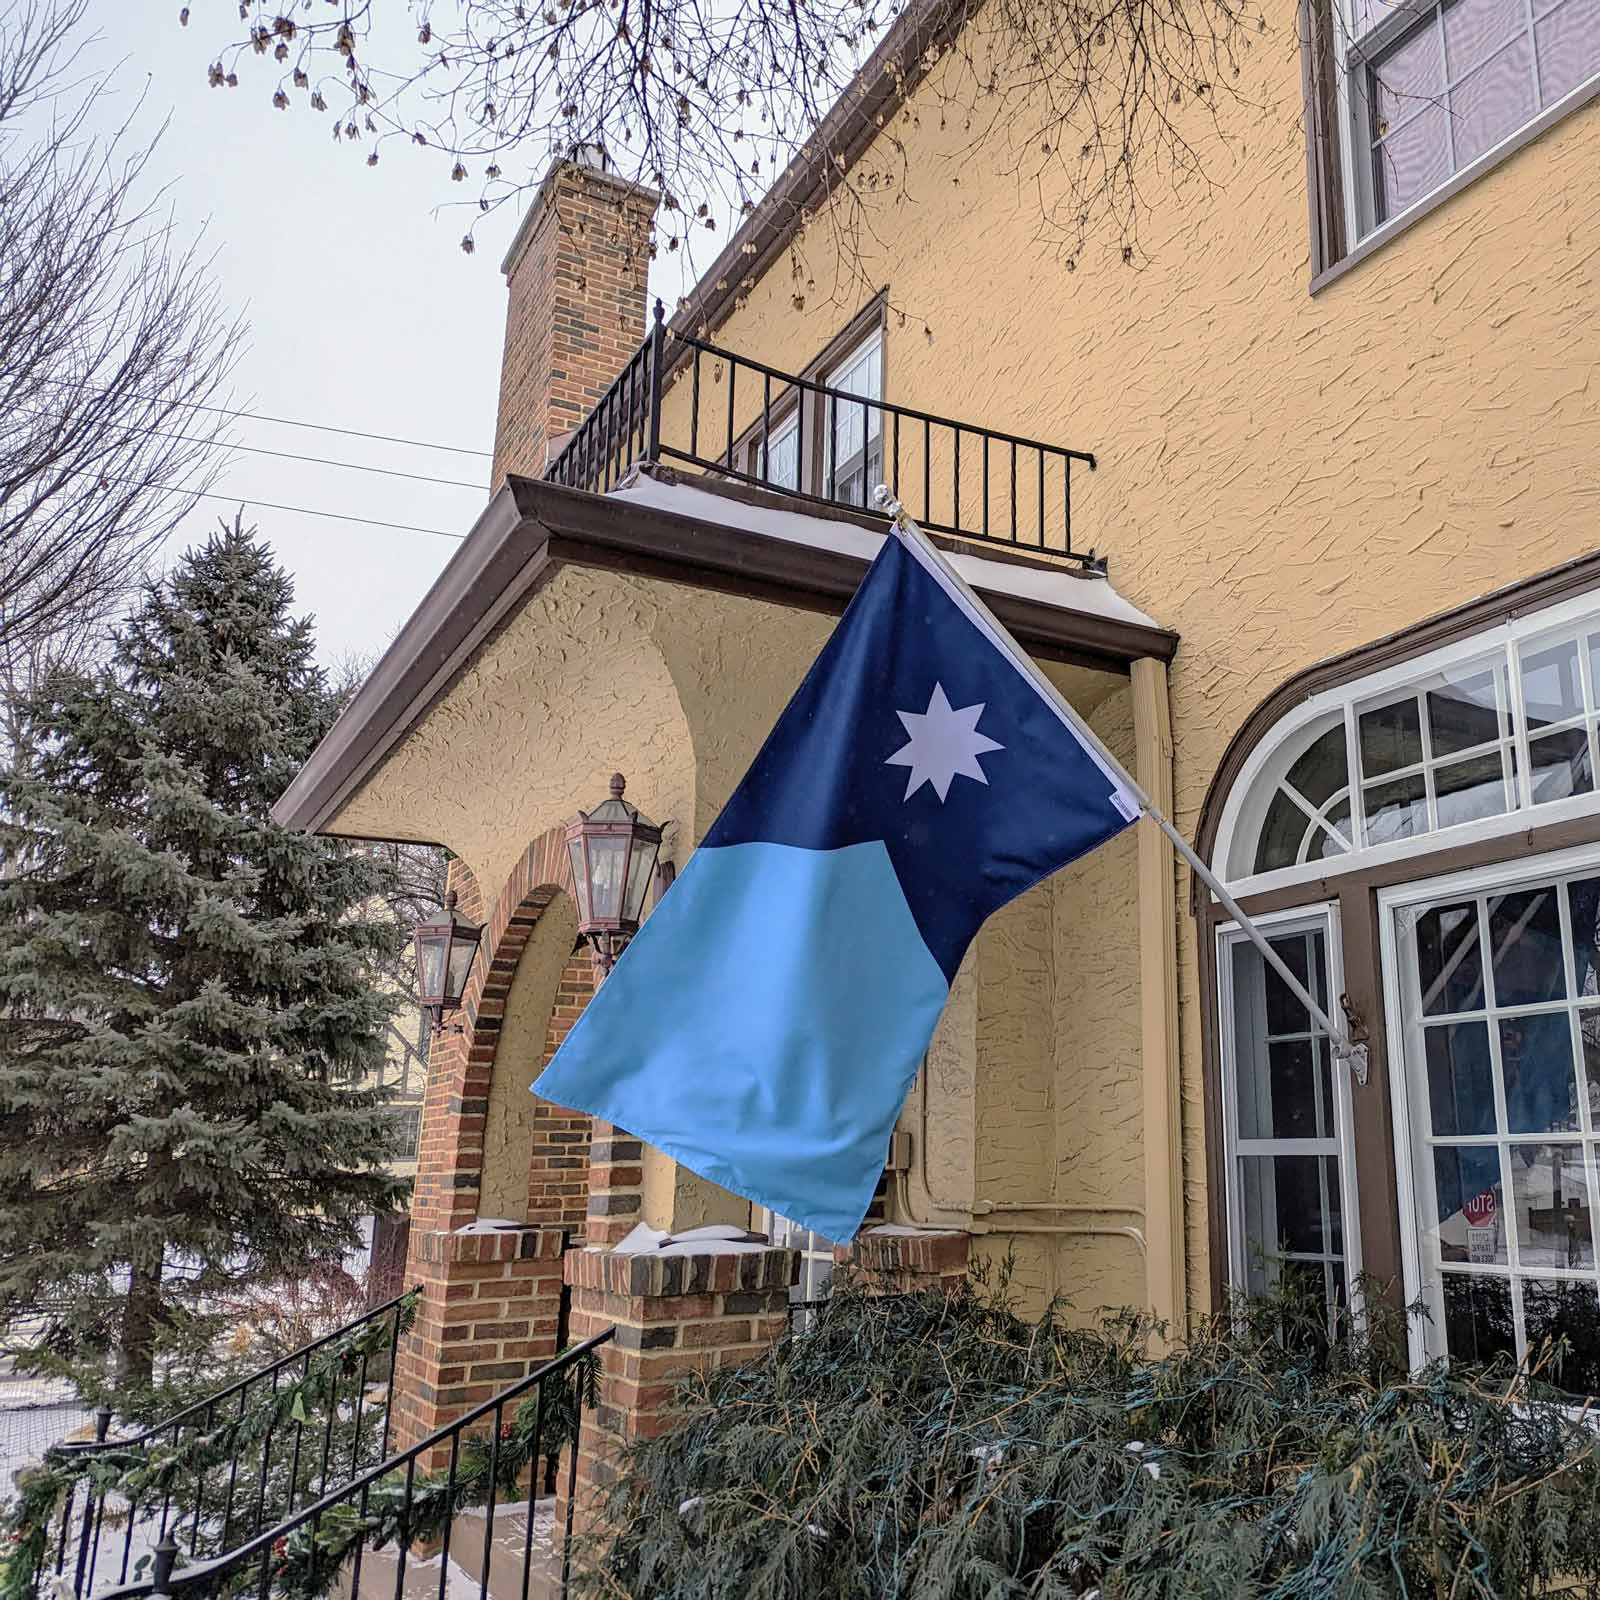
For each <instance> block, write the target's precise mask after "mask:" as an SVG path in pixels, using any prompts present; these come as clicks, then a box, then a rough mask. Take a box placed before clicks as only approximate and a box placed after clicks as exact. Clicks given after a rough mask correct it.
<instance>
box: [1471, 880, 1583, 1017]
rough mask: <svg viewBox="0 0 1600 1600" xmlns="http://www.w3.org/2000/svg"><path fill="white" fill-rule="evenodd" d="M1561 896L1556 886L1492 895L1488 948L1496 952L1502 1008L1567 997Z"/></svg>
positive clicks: (1497, 996)
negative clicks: (1559, 901)
mask: <svg viewBox="0 0 1600 1600" xmlns="http://www.w3.org/2000/svg"><path fill="white" fill-rule="evenodd" d="M1557 893H1558V891H1557V890H1556V888H1555V886H1554V885H1551V886H1549V887H1547V888H1542V889H1524V890H1519V891H1518V892H1517V893H1516V894H1501V895H1493V896H1491V897H1490V900H1489V948H1490V950H1492V951H1493V952H1494V1003H1495V1004H1496V1005H1497V1006H1531V1005H1537V1004H1538V1003H1539V1002H1540V1001H1541V1000H1560V999H1564V998H1565V996H1566V992H1567V977H1566V965H1565V963H1564V961H1563V960H1562V949H1561V908H1560V905H1559V903H1558V902H1557V899H1556V895H1557Z"/></svg>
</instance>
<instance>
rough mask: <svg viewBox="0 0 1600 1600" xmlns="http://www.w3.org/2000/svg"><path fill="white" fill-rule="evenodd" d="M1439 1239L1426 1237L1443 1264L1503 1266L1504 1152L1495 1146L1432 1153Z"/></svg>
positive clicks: (1443, 1147) (1457, 1147)
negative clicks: (1457, 1262)
mask: <svg viewBox="0 0 1600 1600" xmlns="http://www.w3.org/2000/svg"><path fill="white" fill-rule="evenodd" d="M1433 1181H1434V1198H1435V1201H1436V1203H1437V1205H1438V1208H1439V1227H1438V1231H1437V1233H1433V1232H1431V1231H1430V1232H1429V1233H1428V1234H1427V1235H1425V1241H1424V1242H1425V1243H1431V1244H1432V1245H1433V1246H1434V1248H1435V1249H1437V1251H1438V1252H1439V1259H1440V1260H1441V1261H1473V1262H1477V1263H1479V1264H1494V1265H1499V1266H1505V1265H1506V1264H1507V1263H1508V1262H1509V1260H1510V1257H1509V1256H1508V1255H1507V1253H1506V1230H1505V1218H1504V1211H1505V1207H1504V1206H1503V1205H1502V1204H1501V1196H1502V1191H1503V1185H1502V1184H1501V1181H1500V1152H1499V1150H1498V1149H1497V1148H1496V1147H1495V1146H1494V1145H1438V1146H1435V1148H1434V1152H1433Z"/></svg>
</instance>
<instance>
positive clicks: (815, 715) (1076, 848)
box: [702, 536, 1136, 979]
mask: <svg viewBox="0 0 1600 1600" xmlns="http://www.w3.org/2000/svg"><path fill="white" fill-rule="evenodd" d="M1135 814H1136V811H1135V808H1134V805H1133V803H1132V802H1131V800H1130V799H1129V798H1128V796H1127V795H1126V794H1125V793H1124V792H1123V791H1122V788H1121V786H1120V785H1119V784H1118V783H1117V781H1116V780H1115V779H1114V778H1113V777H1112V775H1111V773H1110V772H1109V770H1108V769H1107V768H1106V767H1105V766H1104V765H1102V763H1101V760H1100V759H1099V758H1098V757H1097V756H1096V755H1095V754H1094V753H1092V752H1091V751H1090V750H1089V748H1088V747H1087V746H1086V745H1085V744H1084V742H1083V741H1082V740H1081V738H1080V737H1079V735H1078V733H1077V732H1076V731H1075V730H1074V729H1073V728H1072V727H1071V726H1070V724H1069V723H1068V722H1067V721H1066V719H1065V717H1064V716H1063V715H1062V714H1061V713H1060V712H1059V711H1058V710H1057V709H1056V707H1055V706H1054V705H1053V704H1052V703H1051V702H1050V701H1048V700H1047V699H1046V698H1045V695H1044V692H1043V690H1042V689H1041V688H1040V687H1039V686H1038V685H1037V684H1036V683H1035V682H1034V681H1033V680H1032V679H1031V678H1030V677H1029V676H1027V675H1026V673H1025V671H1024V669H1023V667H1022V666H1021V665H1019V663H1018V662H1017V661H1016V660H1015V659H1014V658H1013V657H1012V656H1011V655H1010V654H1009V653H1008V652H1007V651H1006V650H1005V649H1004V648H1003V647H1002V646H1001V645H1000V644H999V642H998V641H997V640H995V639H994V638H992V637H991V636H990V635H989V633H988V632H987V631H986V630H985V629H984V628H983V626H982V624H981V623H980V621H979V620H978V619H977V617H976V616H975V615H974V614H972V613H971V612H969V610H968V609H967V608H966V607H965V606H964V605H963V604H962V603H961V600H960V599H959V597H958V595H957V594H956V593H955V592H953V591H952V590H951V589H949V588H947V587H946V585H945V584H944V583H942V582H941V581H940V580H939V579H938V578H937V577H935V575H934V574H933V572H932V571H930V570H929V568H928V567H927V566H925V565H924V564H923V562H922V561H921V560H919V558H918V556H917V555H916V554H914V553H913V552H912V551H911V550H909V549H908V548H907V547H906V545H905V544H904V543H903V542H902V541H901V539H900V538H898V537H894V536H891V537H890V538H889V539H887V540H886V541H885V545H884V549H883V551H882V552H881V554H880V555H879V556H878V558H877V560H876V561H874V563H873V566H872V570H871V571H870V572H869V574H868V575H867V577H866V579H865V580H864V581H863V582H862V585H861V587H860V589H859V590H858V591H857V592H856V595H855V598H854V599H853V600H852V601H851V602H850V605H849V608H848V609H847V610H846V611H845V614H844V617H843V619H842V620H841V621H840V623H839V626H838V627H837V628H836V629H835V630H834V632H833V634H832V636H831V637H830V639H829V640H828V643H827V645H826V646H825V647H824V648H823V651H822V653H821V655H819V656H818V657H817V660H816V662H815V663H814V664H813V666H812V668H811V671H810V672H809V673H808V674H807V675H806V679H805V681H804V683H802V684H801V686H800V689H799V691H798V692H797V693H796V695H795V697H794V699H793V700H791V701H790V702H789V705H788V708H787V709H786V710H785V711H784V713H783V716H782V717H781V718H780V719H779V721H778V724H777V726H776V727H775V728H774V729H773V730H772V733H771V734H770V735H769V736H768V738H767V742H766V744H765V745H764V746H763V748H762V750H761V754H760V755H759V756H758V757H757V758H756V761H755V764H754V765H753V766H752V767H751V768H750V770H749V772H747V773H746V774H745V777H744V780H743V782H741V783H740V785H739V787H738V789H737V790H735V792H734V795H733V798H732V799H731V800H730V801H729V802H728V804H727V806H726V807H725V808H724V809H723V812H722V815H721V816H719V817H718V818H717V820H716V822H715V823H714V824H713V825H712V827H711V830H710V832H709V833H708V834H707V835H706V837H705V840H704V841H703V845H702V848H712V847H715V846H718V845H737V844H750V843H767V844H783V845H794V846H798V847H800V848H803V849H808V850H836V849H840V848H842V847H844V846H846V845H855V844H863V843H867V842H870V841H873V840H882V841H883V843H884V845H885V846H886V847H887V849H888V853H889V858H890V861H891V862H892V864H893V867H894V871H895V874H896V876H897V878H898V879H899V882H900V886H901V889H902V891H903V892H904V894H905V898H906V903H907V904H908V906H909V907H910V909H911V914H912V916H913V917H914V918H915V920H916V923H917V927H918V928H919V930H920V931H921V933H922V936H923V938H924V940H925V941H926V942H927V946H928V949H929V951H930V952H931V953H932V955H933V957H934V959H935V960H936V961H937V962H938V963H939V965H940V967H941V968H942V969H943V971H944V974H945V976H946V978H947V979H953V978H954V976H955V972H956V968H957V967H958V966H959V965H960V962H961V957H962V955H963V953H964V952H965V950H966V948H967V946H968V944H969V943H970V942H971V940H972V938H973V935H974V934H976V933H977V931H978V928H979V926H980V925H981V924H982V923H983V921H984V919H985V918H986V917H988V916H989V915H990V914H991V913H992V912H994V911H995V910H997V909H998V908H999V907H1000V906H1002V905H1004V904H1005V903H1006V901H1008V900H1010V899H1012V898H1014V897H1015V896H1016V895H1019V894H1021V893H1022V891H1023V890H1024V889H1027V888H1029V887H1030V886H1031V885H1032V884H1034V883H1036V882H1038V880H1039V879H1040V878H1043V877H1045V876H1046V875H1047V874H1049V873H1051V872H1054V871H1056V870H1057V869H1058V868H1060V867H1062V866H1065V865H1066V864H1067V863H1068V862H1069V861H1073V860H1075V859H1076V858H1077V857H1078V856H1080V855H1083V854H1084V853H1085V852H1086V851H1088V850H1091V849H1093V848H1094V846H1096V845H1097V844H1100V843H1102V842H1103V841H1104V840H1106V839H1108V838H1109V837H1111V835H1113V834H1115V833H1117V832H1119V831H1120V830H1121V829H1122V828H1124V827H1126V826H1127V825H1128V823H1129V822H1130V821H1131V820H1132V819H1133V817H1134V815H1135ZM775 909H776V908H775Z"/></svg>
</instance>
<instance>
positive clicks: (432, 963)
mask: <svg viewBox="0 0 1600 1600" xmlns="http://www.w3.org/2000/svg"><path fill="white" fill-rule="evenodd" d="M416 940H417V993H418V997H419V998H420V999H421V1001H422V1003H423V1005H432V1004H437V1003H438V1001H439V1000H441V999H442V998H443V997H444V971H445V952H446V951H447V950H448V949H449V948H450V936H449V934H448V933H447V932H446V931H445V930H443V929H441V928H419V929H418V930H417V934H416Z"/></svg>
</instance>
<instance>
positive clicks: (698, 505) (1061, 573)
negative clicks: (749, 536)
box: [608, 473, 1160, 628]
mask: <svg viewBox="0 0 1600 1600" xmlns="http://www.w3.org/2000/svg"><path fill="white" fill-rule="evenodd" d="M608 498H610V499H614V500H623V501H627V502H628V503H630V504H632V505H638V506H649V507H651V508H652V509H654V510H657V511H670V512H674V513H676V514H677V515H678V516H680V517H693V518H694V519H695V520H696V521H697V522H715V523H720V524H722V525H723V526H725V527H729V528H738V529H739V530H740V531H741V532H744V533H759V534H761V535H763V536H764V537H766V538H768V539H783V540H786V541H787V542H788V543H790V544H803V545H808V546H810V548H811V549H813V550H830V551H833V552H834V553H835V554H837V555H846V556H855V557H857V558H858V559H860V560H862V561H870V560H872V558H873V557H874V556H875V555H877V553H878V548H879V544H880V542H881V536H880V535H878V534H875V533H871V532H869V531H868V530H867V529H865V528H863V527H860V526H858V525H857V524H856V523H854V522H846V521H843V520H841V519H839V518H836V517H828V516H813V515H811V514H809V513H807V512H804V511H789V510H778V509H777V508H776V507H769V506H761V505H753V504H751V503H750V502H749V501H746V500H735V499H733V498H732V497H731V496H729V495H724V494H718V493H716V492H715V491H714V490H711V489H697V488H694V487H693V486H692V485H690V484H687V483H663V482H661V480H660V479H658V478H653V477H650V476H648V475H646V474H645V473H640V474H639V475H638V476H637V477H636V478H635V479H634V480H633V481H632V482H631V483H629V484H627V485H625V486H623V487H621V488H616V489H613V490H611V491H610V494H609V496H608ZM944 553H945V555H946V556H947V557H948V558H949V561H950V565H951V566H953V567H954V568H955V569H956V571H957V572H959V573H960V574H961V576H962V577H963V578H964V579H965V580H966V581H967V582H968V583H969V584H971V585H972V587H973V588H974V589H982V590H985V591H987V592H988V593H990V594H1004V595H1011V596H1013V597H1015V598H1016V599H1019V600H1032V601H1036V602H1037V603H1038V604H1040V605H1047V606H1053V607H1054V608H1055V609H1056V610H1058V611H1072V612H1076V613H1077V614H1078V615H1080V616H1085V617H1100V618H1103V619H1105V620H1107V621H1110V622H1131V623H1136V624H1138V625H1140V626H1142V627H1146V628H1155V627H1159V626H1160V624H1159V623H1158V622H1156V621H1155V620H1154V619H1153V618H1151V617H1148V616H1146V615H1145V613H1144V612H1142V611H1141V610H1140V609H1139V608H1138V607H1137V606H1136V605H1134V604H1132V602H1130V601H1128V600H1124V599H1123V597H1122V596H1121V595H1120V594H1118V593H1117V591H1116V590H1115V589H1113V588H1112V587H1111V583H1110V581H1109V580H1108V579H1106V578H1105V577H1102V576H1100V575H1099V574H1079V573H1077V572H1071V571H1068V570H1066V569H1065V568H1061V569H1059V570H1049V569H1046V568H1043V567H1034V566H1024V565H1022V564H1021V563H1020V562H1014V561H994V560H991V559H989V558H988V557H986V556H977V555H965V554H958V553H955V552H952V551H948V550H947V551H945V552H944Z"/></svg>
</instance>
